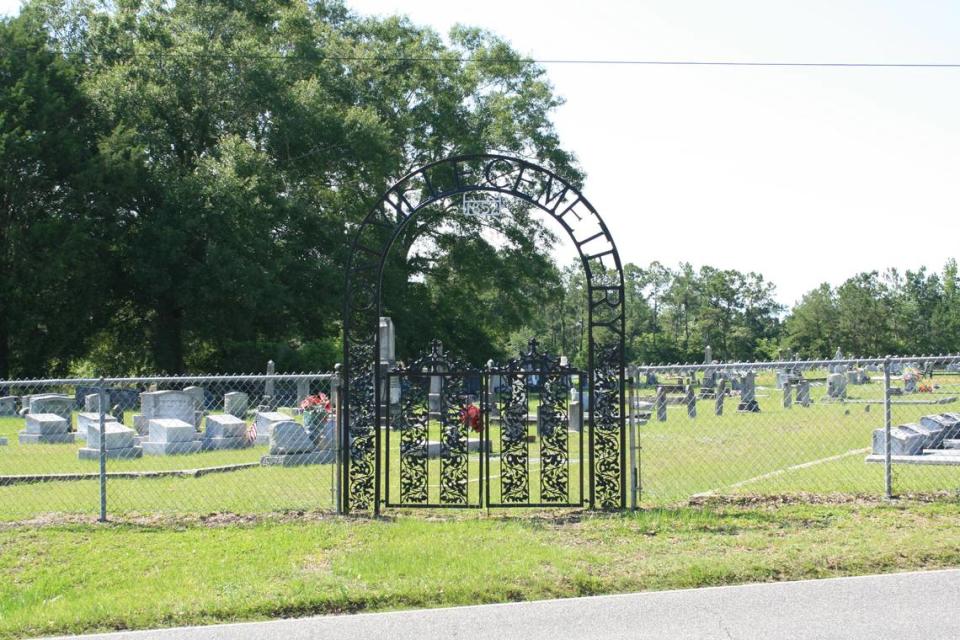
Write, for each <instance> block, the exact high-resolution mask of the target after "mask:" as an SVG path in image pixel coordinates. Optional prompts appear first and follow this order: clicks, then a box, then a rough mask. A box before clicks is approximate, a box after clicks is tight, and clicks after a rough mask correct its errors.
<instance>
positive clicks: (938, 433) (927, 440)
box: [901, 423, 943, 449]
mask: <svg viewBox="0 0 960 640" xmlns="http://www.w3.org/2000/svg"><path fill="white" fill-rule="evenodd" d="M901 426H902V427H903V428H905V429H910V430H911V431H914V432H916V433H919V434H920V435H922V436H923V437H924V441H923V448H924V449H936V448H937V447H939V446H940V443H941V442H943V427H941V426H940V425H936V426H930V424H929V423H927V424H917V423H910V424H905V425H901Z"/></svg>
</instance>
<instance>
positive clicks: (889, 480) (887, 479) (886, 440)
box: [883, 356, 893, 500]
mask: <svg viewBox="0 0 960 640" xmlns="http://www.w3.org/2000/svg"><path fill="white" fill-rule="evenodd" d="M892 427H893V403H892V400H891V399H890V357H889V356H887V357H886V358H884V360H883V493H884V495H885V496H886V498H887V499H888V500H889V499H890V498H892V497H893V464H892V461H891V456H890V429H891V428H892Z"/></svg>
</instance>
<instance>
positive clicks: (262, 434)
mask: <svg viewBox="0 0 960 640" xmlns="http://www.w3.org/2000/svg"><path fill="white" fill-rule="evenodd" d="M289 421H290V416H288V415H287V414H285V413H280V412H279V411H260V412H257V415H256V417H255V418H254V427H255V428H256V430H257V444H267V443H268V442H270V433H271V432H272V431H273V427H274V425H276V424H278V423H280V422H289Z"/></svg>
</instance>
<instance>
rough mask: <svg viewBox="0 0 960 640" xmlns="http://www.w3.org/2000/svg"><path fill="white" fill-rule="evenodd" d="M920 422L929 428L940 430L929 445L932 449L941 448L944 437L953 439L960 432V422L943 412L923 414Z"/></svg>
mask: <svg viewBox="0 0 960 640" xmlns="http://www.w3.org/2000/svg"><path fill="white" fill-rule="evenodd" d="M920 424H921V425H922V426H924V427H927V428H928V429H932V430H934V431H938V432H940V433H938V435H937V437H936V439H935V440H934V441H933V442H932V444H931V445H930V446H929V447H928V448H930V449H936V448H939V447H940V446H941V445H942V444H943V441H944V439H946V438H949V439H951V440H952V439H953V438H956V437H957V435H958V433H960V423H958V422H957V421H956V420H954V419H952V418H951V417H949V416H946V415H942V414H934V415H929V416H923V417H922V418H920Z"/></svg>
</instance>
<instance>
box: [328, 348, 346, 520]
mask: <svg viewBox="0 0 960 640" xmlns="http://www.w3.org/2000/svg"><path fill="white" fill-rule="evenodd" d="M341 375H342V374H341V365H340V363H339V362H338V363H337V364H336V366H334V368H333V378H332V379H331V384H333V385H335V387H334V388H333V389H332V391H333V394H332V395H333V396H334V397H335V398H336V399H335V402H336V410H337V413H336V419H337V427H336V436H335V437H336V441H335V445H334V446H335V448H336V455H335V456H334V460H333V492H334V499H333V504H334V510H335V511H336V513H337V514H342V513H343V492H342V487H341V478H342V475H341V473H342V470H343V432H344V425H343V381H342V380H341Z"/></svg>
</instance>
